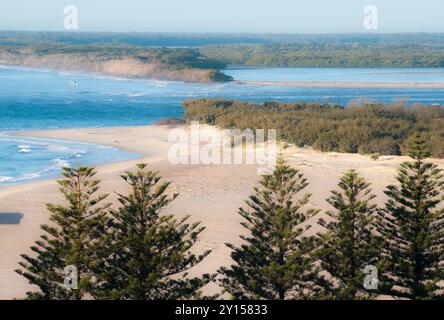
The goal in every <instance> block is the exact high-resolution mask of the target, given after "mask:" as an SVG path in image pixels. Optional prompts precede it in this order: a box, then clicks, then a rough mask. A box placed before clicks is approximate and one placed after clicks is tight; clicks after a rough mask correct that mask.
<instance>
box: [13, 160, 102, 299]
mask: <svg viewBox="0 0 444 320" xmlns="http://www.w3.org/2000/svg"><path fill="white" fill-rule="evenodd" d="M95 174H96V172H95V171H94V169H93V168H88V167H79V168H76V169H73V168H63V172H62V176H63V178H62V179H61V180H59V181H58V183H59V185H60V191H61V192H62V193H63V195H64V197H65V199H66V200H67V201H68V203H69V205H68V206H65V205H55V204H48V205H47V208H48V210H49V211H50V212H51V215H50V221H51V222H52V224H51V225H47V224H44V225H42V226H41V228H42V230H43V231H45V233H46V234H44V235H42V236H41V237H40V239H39V240H38V241H36V242H35V245H34V246H32V247H31V249H32V251H33V252H34V253H35V254H34V255H32V256H31V255H25V254H24V255H22V258H23V259H24V261H22V262H20V263H19V264H20V265H21V266H22V268H23V269H19V270H16V272H17V273H19V274H20V275H22V276H24V277H25V278H27V279H28V280H29V282H30V283H31V284H33V285H35V286H37V287H38V288H39V291H36V292H28V293H27V295H28V299H57V300H59V299H60V300H80V299H82V298H85V297H88V293H89V292H90V290H91V289H92V285H93V274H92V273H91V266H92V264H93V263H94V256H95V254H96V251H97V250H98V248H100V246H101V241H102V240H103V239H102V238H103V237H102V234H103V232H104V230H105V224H106V220H107V218H106V213H105V211H106V209H107V207H108V206H109V204H107V203H105V204H103V200H105V198H106V197H107V195H99V196H97V195H96V193H97V191H98V189H99V183H100V181H99V180H95V179H94V175H95ZM68 266H71V268H72V267H75V270H76V271H77V278H76V279H77V289H75V288H72V287H71V288H67V287H66V286H65V284H68V285H74V282H75V281H74V282H72V281H68V282H65V279H66V277H69V276H74V274H73V273H72V271H73V269H71V270H68V269H65V268H67V267H68Z"/></svg>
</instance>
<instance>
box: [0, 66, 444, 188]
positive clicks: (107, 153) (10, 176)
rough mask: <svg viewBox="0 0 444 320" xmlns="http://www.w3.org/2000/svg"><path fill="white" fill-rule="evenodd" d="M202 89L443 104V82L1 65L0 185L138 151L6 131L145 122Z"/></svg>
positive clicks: (356, 72) (429, 75) (244, 95)
mask: <svg viewBox="0 0 444 320" xmlns="http://www.w3.org/2000/svg"><path fill="white" fill-rule="evenodd" d="M225 72H226V73H227V74H230V75H232V76H233V77H234V78H235V79H237V80H256V81H261V80H262V81H298V80H300V81H370V82H371V81H408V82H430V81H431V82H444V69H430V70H429V69H426V70H424V69H422V70H419V69H307V68H304V69H292V68H285V69H274V68H264V69H245V68H233V69H227V70H225ZM201 97H207V98H208V97H210V98H227V99H240V100H245V101H258V102H263V101H267V100H275V101H286V102H289V101H320V102H327V101H328V102H332V103H340V104H348V103H349V102H350V101H353V100H356V99H359V98H369V99H372V100H378V101H381V102H388V103H390V102H393V101H398V100H404V101H407V102H408V103H416V102H420V103H424V104H432V103H437V104H443V105H444V90H443V89H413V88H396V89H391V88H346V87H344V88H307V87H304V88H297V87H279V86H270V87H263V86H253V85H239V84H232V83H224V84H190V83H182V82H170V81H154V80H137V79H136V80H134V79H132V80H128V79H119V78H113V77H105V76H98V75H91V74H79V73H68V72H59V71H50V70H30V69H22V68H11V67H2V66H0V132H2V133H1V134H0V186H1V185H5V184H11V183H23V182H26V181H30V180H35V179H43V178H49V177H54V176H57V174H58V173H59V172H60V168H61V167H62V166H63V165H75V164H77V163H81V164H82V165H95V164H99V163H103V162H108V161H118V160H124V159H129V158H135V157H137V155H134V154H129V153H126V152H123V151H121V150H118V149H115V148H109V147H98V146H95V145H90V144H82V143H71V142H66V141H52V140H42V139H33V138H17V137H14V136H11V135H9V134H8V132H9V131H15V130H35V129H54V128H82V127H109V126H127V125H146V124H152V123H154V122H156V121H158V120H160V119H164V118H168V117H182V116H183V108H182V102H183V100H185V99H191V98H201Z"/></svg>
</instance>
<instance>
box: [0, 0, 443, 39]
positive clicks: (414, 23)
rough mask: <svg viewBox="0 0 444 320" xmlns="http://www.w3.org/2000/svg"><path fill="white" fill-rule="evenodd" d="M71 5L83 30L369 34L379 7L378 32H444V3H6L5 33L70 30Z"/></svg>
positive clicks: (0, 24)
mask: <svg viewBox="0 0 444 320" xmlns="http://www.w3.org/2000/svg"><path fill="white" fill-rule="evenodd" d="M68 4H73V5H76V6H77V8H78V17H79V19H78V21H79V29H78V30H79V31H140V32H144V31H146V32H238V33H246V32H254V33H261V32H270V33H324V32H327V33H335V32H366V30H365V29H364V27H363V20H364V16H365V15H364V13H363V10H364V7H365V6H366V5H374V6H376V7H377V8H378V16H379V19H378V26H379V28H378V32H384V33H386V32H423V31H424V32H444V0H366V1H363V0H220V1H219V0H159V1H154V0H126V1H123V0H0V30H56V31H57V30H64V29H63V20H64V14H63V8H64V6H65V5H68Z"/></svg>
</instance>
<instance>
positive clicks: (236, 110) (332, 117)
mask: <svg viewBox="0 0 444 320" xmlns="http://www.w3.org/2000/svg"><path fill="white" fill-rule="evenodd" d="M184 106H185V119H186V120H187V121H188V122H189V121H192V120H196V121H200V122H202V123H207V124H211V125H216V126H219V127H223V128H238V129H242V130H243V129H246V128H251V129H265V130H267V129H276V131H277V137H278V139H280V140H285V141H287V142H291V143H295V144H296V145H298V146H312V147H313V148H315V149H317V150H321V151H336V152H349V153H361V154H375V153H378V154H381V155H399V154H406V148H405V141H406V139H407V137H408V136H410V135H411V134H412V133H413V132H415V130H421V131H424V132H425V133H426V135H427V137H428V139H430V141H431V144H432V145H433V156H434V157H443V156H444V108H442V107H440V106H415V107H408V106H399V105H393V106H388V105H383V104H376V103H367V104H363V105H361V106H353V107H348V108H346V107H343V106H339V105H331V104H319V103H306V102H296V103H278V102H265V103H248V102H241V101H228V100H222V99H196V100H187V101H185V102H184Z"/></svg>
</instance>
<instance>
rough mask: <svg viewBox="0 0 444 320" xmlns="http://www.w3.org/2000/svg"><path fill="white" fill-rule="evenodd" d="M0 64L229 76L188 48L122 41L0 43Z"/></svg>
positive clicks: (128, 74) (188, 77)
mask: <svg viewBox="0 0 444 320" xmlns="http://www.w3.org/2000/svg"><path fill="white" fill-rule="evenodd" d="M0 64H5V65H12V66H21V67H30V68H45V69H56V70H66V71H85V72H93V73H99V74H105V75H110V76H118V77H125V78H152V79H158V80H177V81H185V82H223V81H231V80H232V78H231V77H229V76H227V75H225V74H224V73H223V72H221V71H220V69H223V68H224V67H225V64H224V63H221V62H219V61H216V60H214V59H209V58H206V57H204V56H202V55H201V54H200V53H199V52H198V51H197V50H196V49H192V48H143V47H134V46H126V45H60V44H35V45H26V46H22V45H3V46H1V45H0Z"/></svg>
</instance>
